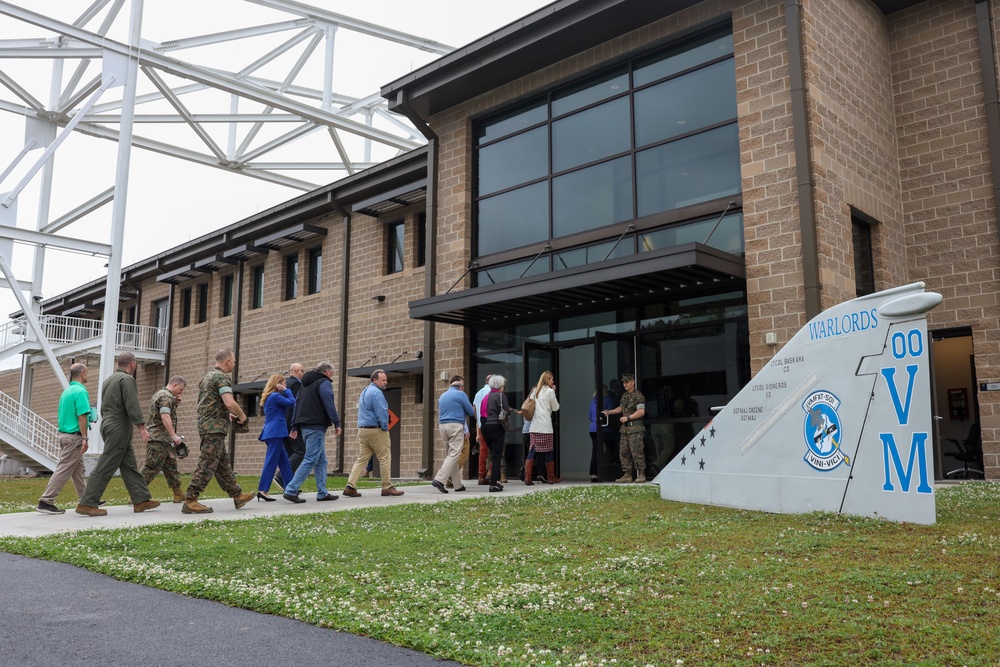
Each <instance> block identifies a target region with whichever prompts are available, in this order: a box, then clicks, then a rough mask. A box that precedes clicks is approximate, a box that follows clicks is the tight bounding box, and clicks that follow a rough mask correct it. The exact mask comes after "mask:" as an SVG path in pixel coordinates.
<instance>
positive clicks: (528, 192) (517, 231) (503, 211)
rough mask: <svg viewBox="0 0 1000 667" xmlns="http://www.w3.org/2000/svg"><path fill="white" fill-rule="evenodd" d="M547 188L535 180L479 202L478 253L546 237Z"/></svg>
mask: <svg viewBox="0 0 1000 667" xmlns="http://www.w3.org/2000/svg"><path fill="white" fill-rule="evenodd" d="M548 196H549V188H548V185H547V184H545V183H537V184H535V185H529V186H528V187H525V188H521V189H520V190H514V191H513V192H508V193H506V194H502V195H497V196H496V197H490V198H489V199H483V200H481V201H480V202H479V207H478V211H477V213H478V215H477V216H476V219H477V222H478V224H477V226H476V229H477V230H478V231H479V244H478V245H479V254H480V255H488V254H490V253H493V252H500V251H501V250H507V249H509V248H516V247H518V246H523V245H525V244H527V243H534V242H536V241H541V240H543V239H547V238H548V237H549V201H548Z"/></svg>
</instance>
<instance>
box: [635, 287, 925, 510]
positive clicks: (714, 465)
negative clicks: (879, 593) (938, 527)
mask: <svg viewBox="0 0 1000 667" xmlns="http://www.w3.org/2000/svg"><path fill="white" fill-rule="evenodd" d="M940 303H941V295H940V294H937V293H934V292H925V291H924V285H923V283H915V284H912V285H907V286H904V287H898V288H895V289H890V290H886V291H883V292H877V293H875V294H870V295H867V296H863V297H859V298H857V299H853V300H851V301H848V302H845V303H842V304H840V305H838V306H835V307H833V308H830V309H829V310H827V311H825V312H823V313H821V314H820V315H818V316H817V317H815V318H813V319H812V320H811V321H810V322H809V323H808V324H807V325H806V326H805V327H803V328H802V329H801V330H800V331H799V332H798V333H797V334H796V335H795V336H793V337H792V339H791V340H790V341H788V343H787V344H786V345H785V346H784V348H782V349H781V351H780V352H778V353H777V354H775V356H774V358H773V359H771V361H770V362H768V364H767V366H766V367H764V368H763V369H762V370H761V371H760V372H759V373H758V374H757V375H756V376H755V377H754V378H753V380H752V381H751V382H750V383H749V384H747V386H745V387H744V388H743V389H742V390H741V391H740V392H739V393H738V394H737V395H736V396H735V397H734V398H733V399H732V400H731V401H730V402H729V404H728V405H726V407H725V408H724V409H723V410H722V411H721V412H720V413H719V414H718V415H716V417H715V418H714V419H713V420H712V421H711V422H710V423H709V424H708V425H706V426H705V428H704V429H703V430H702V431H701V432H700V433H698V434H697V435H696V436H695V437H694V439H693V440H691V442H690V443H688V446H687V448H686V449H684V450H683V451H682V452H681V453H679V454H678V455H677V456H676V457H674V459H673V460H672V461H671V462H670V463H669V464H668V465H667V466H666V467H665V468H664V469H663V470H662V471H661V472H660V474H659V475H657V476H656V479H654V480H653V481H654V482H655V483H657V484H659V485H660V496H661V497H662V498H664V499H665V500H677V501H682V502H692V503H702V504H706V505H720V506H725V507H738V508H743V509H753V510H761V511H765V512H778V513H785V514H797V513H806V512H814V511H824V512H839V513H844V514H853V515H858V516H867V517H879V518H884V519H890V520H893V521H909V522H913V523H920V524H932V523H934V521H935V519H936V510H935V503H934V468H933V465H934V460H933V451H932V450H933V439H932V437H931V399H930V364H929V361H928V357H929V353H930V350H929V341H928V338H927V320H926V313H927V311H929V310H930V309H932V308H934V307H935V306H937V305H938V304H940Z"/></svg>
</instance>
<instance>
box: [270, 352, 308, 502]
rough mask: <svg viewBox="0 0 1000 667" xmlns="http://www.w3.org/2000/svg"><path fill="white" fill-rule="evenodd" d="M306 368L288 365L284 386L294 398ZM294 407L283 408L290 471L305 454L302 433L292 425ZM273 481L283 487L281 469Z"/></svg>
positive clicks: (297, 395) (295, 467) (300, 461)
mask: <svg viewBox="0 0 1000 667" xmlns="http://www.w3.org/2000/svg"><path fill="white" fill-rule="evenodd" d="M305 372H306V370H305V368H303V367H302V364H299V363H295V364H292V365H291V366H289V367H288V380H287V381H286V382H285V386H286V387H288V389H289V390H290V391H291V392H292V396H293V397H295V399H296V400H298V398H299V389H301V388H302V376H303V375H304V374H305ZM294 410H295V407H294V406H292V407H289V408H287V409H286V410H285V421H286V422H287V423H288V437H287V438H285V452H286V453H287V454H288V462H289V463H290V464H292V472H295V471H296V470H298V469H299V464H300V463H302V459H303V458H304V457H305V455H306V445H305V442H303V440H302V434H301V433H299V432H298V431H296V430H294V429H293V427H292V412H293V411H294ZM274 481H275V483H276V484H277V485H278V486H279V487H281V488H282V489H284V488H285V480H283V479H281V471H280V470H279V471H278V472H276V473H275V474H274Z"/></svg>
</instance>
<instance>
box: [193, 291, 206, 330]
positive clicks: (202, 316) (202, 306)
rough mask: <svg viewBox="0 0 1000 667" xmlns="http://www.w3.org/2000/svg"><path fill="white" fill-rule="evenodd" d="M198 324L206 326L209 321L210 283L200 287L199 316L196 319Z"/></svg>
mask: <svg viewBox="0 0 1000 667" xmlns="http://www.w3.org/2000/svg"><path fill="white" fill-rule="evenodd" d="M195 321H196V323H197V324H204V323H205V322H207V321H208V283H207V282H204V283H200V284H199V285H198V314H197V317H196V318H195Z"/></svg>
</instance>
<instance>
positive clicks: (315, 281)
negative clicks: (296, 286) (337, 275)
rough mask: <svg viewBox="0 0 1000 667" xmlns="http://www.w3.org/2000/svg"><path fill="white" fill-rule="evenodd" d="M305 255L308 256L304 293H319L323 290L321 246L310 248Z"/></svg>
mask: <svg viewBox="0 0 1000 667" xmlns="http://www.w3.org/2000/svg"><path fill="white" fill-rule="evenodd" d="M307 255H308V257H309V278H308V284H307V286H306V294H319V293H320V292H322V291H323V246H321V245H319V246H316V247H314V248H310V249H309V251H308V253H307Z"/></svg>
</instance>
